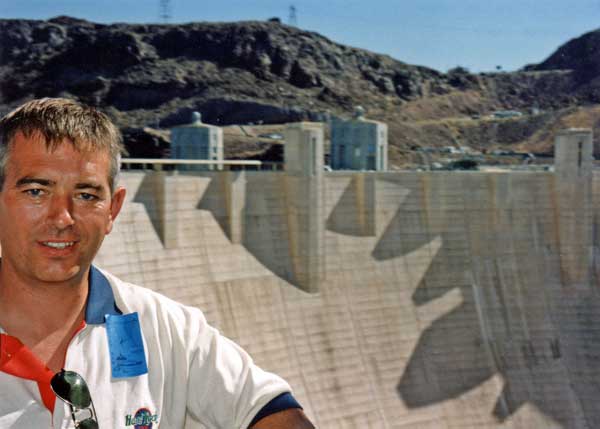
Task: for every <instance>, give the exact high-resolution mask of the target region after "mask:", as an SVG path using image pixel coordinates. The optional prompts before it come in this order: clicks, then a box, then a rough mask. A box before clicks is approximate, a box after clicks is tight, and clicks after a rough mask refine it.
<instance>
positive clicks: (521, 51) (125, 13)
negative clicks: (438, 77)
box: [0, 0, 600, 72]
mask: <svg viewBox="0 0 600 429" xmlns="http://www.w3.org/2000/svg"><path fill="white" fill-rule="evenodd" d="M163 1H165V0H163ZM160 2H161V0H93V1H92V0H52V1H50V0H0V19H1V18H10V19H13V18H25V19H48V18H51V17H54V16H58V15H69V16H74V17H77V18H83V19H87V20H90V21H94V22H102V23H111V22H132V23H140V22H145V23H156V22H161V21H162V20H161V18H160V11H161V8H160ZM168 3H169V5H170V7H169V13H170V21H169V22H170V23H171V24H177V23H185V22H194V21H212V22H227V21H239V20H265V19H268V18H271V17H279V18H280V19H281V20H282V22H285V23H288V20H289V18H290V6H292V5H293V6H294V8H295V10H296V25H297V26H298V27H299V28H302V29H305V30H309V31H315V32H317V33H320V34H322V35H323V36H326V37H328V38H329V39H331V40H333V41H335V42H337V43H342V44H345V45H350V46H355V47H358V48H363V49H368V50H370V51H373V52H377V53H382V54H387V55H390V56H392V57H393V58H395V59H397V60H400V61H404V62H406V63H409V64H416V65H423V66H427V67H431V68H434V69H437V70H439V71H443V72H445V71H447V70H448V69H449V68H453V67H456V66H461V67H466V68H467V69H469V70H470V71H472V72H482V71H492V70H496V69H497V67H500V68H501V69H502V70H505V71H512V70H517V69H520V68H521V67H523V66H525V65H526V64H530V63H537V62H540V61H543V60H544V59H545V58H547V57H548V56H549V55H550V54H551V53H552V52H554V51H555V50H556V49H557V48H558V47H559V46H560V45H562V44H563V43H565V42H567V41H568V40H570V39H572V38H575V37H579V36H581V35H582V34H584V33H586V32H588V31H591V30H595V29H597V28H600V19H599V18H600V0H504V1H502V0H296V1H283V0H216V1H210V2H208V1H202V0H168Z"/></svg>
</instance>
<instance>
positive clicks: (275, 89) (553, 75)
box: [0, 17, 600, 166]
mask: <svg viewBox="0 0 600 429" xmlns="http://www.w3.org/2000/svg"><path fill="white" fill-rule="evenodd" d="M594 34H595V33H594ZM584 37H585V36H584ZM590 37H591V36H590ZM593 37H595V38H598V36H597V35H596V36H593ZM594 40H596V39H593V38H591V39H590V40H589V41H587V42H585V43H586V44H585V46H588V48H585V47H584V48H580V47H579V45H577V46H574V47H570V45H569V44H567V45H565V46H563V47H561V48H560V49H559V51H557V54H555V56H556V55H558V56H557V59H553V57H554V56H553V57H550V58H549V59H548V60H547V61H545V62H544V63H542V64H540V65H538V66H529V67H527V68H526V69H525V70H524V71H522V72H517V73H498V74H487V75H484V74H478V75H475V74H471V73H469V72H468V71H467V70H464V69H461V68H457V69H455V70H451V71H450V72H449V73H447V74H444V73H440V72H438V71H436V70H432V69H429V68H426V67H419V66H414V65H409V64H405V63H402V62H400V61H397V60H395V59H393V58H390V57H389V56H385V55H380V54H376V53H372V52H368V51H365V50H361V49H356V48H352V47H348V46H344V45H340V44H337V43H335V42H333V41H331V40H329V39H327V38H325V37H323V36H321V35H319V34H316V33H311V32H307V31H303V30H300V29H297V28H295V27H290V26H286V25H283V24H281V23H278V22H268V21H267V22H238V23H192V24H185V25H141V24H135V25H134V24H112V25H104V24H97V23H92V22H88V21H83V20H78V19H74V18H69V17H57V18H54V19H51V20H48V21H28V20H0V112H6V111H8V110H9V109H10V108H12V107H14V106H16V105H18V104H20V103H21V102H23V101H25V100H27V99H30V98H33V97H43V96H67V97H74V98H77V99H79V100H82V101H84V102H86V103H90V104H94V105H97V106H100V107H101V108H103V109H104V110H105V111H106V112H108V113H109V114H110V115H111V116H112V117H113V118H114V119H115V121H116V122H117V123H118V124H119V126H121V127H122V128H123V130H124V131H125V135H126V138H127V140H128V145H129V148H130V151H131V152H132V155H135V156H142V155H144V156H148V155H155V156H160V154H161V153H164V151H165V148H166V147H168V142H166V139H165V138H164V133H163V134H161V133H147V132H145V131H143V128H144V127H152V128H168V127H170V126H172V125H175V124H178V123H182V122H185V121H187V119H188V117H189V114H190V112H191V111H193V110H198V111H200V112H202V115H203V120H204V121H205V122H208V123H213V124H217V125H228V124H246V123H250V122H252V123H268V124H277V123H284V122H288V121H297V120H301V119H309V120H320V119H323V118H324V117H325V113H329V114H331V115H337V116H349V115H350V114H351V112H352V110H353V109H354V106H356V105H362V106H363V107H365V109H366V111H367V115H368V116H369V117H372V118H375V119H381V120H385V121H387V122H388V123H389V126H390V144H391V149H390V159H391V161H392V164H395V165H397V166H400V165H404V164H407V163H411V162H413V161H415V160H416V158H415V156H414V153H413V152H414V149H415V148H418V147H425V146H447V145H467V146H472V147H477V148H484V149H485V148H487V147H490V148H491V147H495V146H498V145H500V146H502V145H507V144H510V145H520V147H521V146H522V147H524V148H526V147H527V141H528V139H529V138H531V137H533V136H534V135H535V134H536V133H537V132H538V131H539V129H540V128H543V127H546V126H548V124H549V123H553V121H554V120H555V119H556V118H558V117H560V116H561V115H564V112H563V109H568V108H571V109H572V108H573V106H578V105H586V104H593V103H596V101H597V100H596V95H595V94H596V92H594V91H593V90H591V89H590V88H595V87H596V86H597V85H596V82H595V80H594V77H595V76H599V75H600V73H597V72H596V70H598V67H596V68H594V70H595V71H594V72H593V73H592V72H589V73H592V74H593V75H594V76H587V78H586V79H583V77H582V72H581V70H584V69H585V70H587V69H588V67H587V66H586V64H589V63H590V62H593V61H596V59H595V58H593V57H594V55H593V52H594V51H593V50H590V48H589V46H599V45H598V44H597V43H595V42H594ZM569 43H573V42H569ZM561 50H562V51H561ZM560 52H562V53H560ZM559 53H560V55H559ZM569 53H571V54H570V55H571V57H569ZM586 53H589V55H588V56H589V57H590V58H588V60H580V61H579V60H578V61H579V62H578V61H575V59H580V58H581V57H582V56H583V55H584V54H586ZM561 58H562V59H563V60H564V61H562V62H561V60H560V59H561ZM565 58H574V60H573V61H567V60H565ZM585 61H588V62H587V63H586V62H585ZM589 73H588V74H589ZM599 94H600V93H599ZM534 107H535V111H536V112H538V111H541V112H544V114H543V115H542V116H539V115H526V116H524V117H523V118H521V119H519V120H518V121H512V122H510V123H511V124H512V123H514V125H515V126H516V127H517V128H518V129H519V130H520V131H514V130H513V127H511V126H506V125H505V124H506V123H508V122H506V121H505V122H502V123H499V122H498V121H495V120H489V119H485V120H484V119H482V116H484V115H486V114H489V113H490V112H492V111H494V110H498V109H519V110H522V111H524V112H529V111H531V109H532V108H534ZM469 118H475V119H469ZM494 124H496V125H494ZM498 124H500V125H498ZM580 125H581V126H592V125H595V124H589V125H586V124H580ZM504 129H506V132H504V131H502V130H504ZM490 130H492V131H490ZM246 137H248V139H249V142H250V141H251V140H252V137H253V136H246ZM226 143H227V142H226ZM234 143H235V144H238V146H235V145H234V146H235V147H240V151H241V152H243V145H242V146H239V143H240V142H239V141H237V142H234ZM242 143H243V142H242ZM536 144H537V146H536V147H542V148H543V147H544V144H543V143H540V142H537V143H536ZM544 150H546V149H544ZM272 152H276V153H280V151H272ZM229 153H230V154H231V152H229ZM417 158H418V157H417ZM415 162H418V160H416V161H415Z"/></svg>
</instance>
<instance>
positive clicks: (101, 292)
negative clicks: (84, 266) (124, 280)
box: [85, 265, 123, 325]
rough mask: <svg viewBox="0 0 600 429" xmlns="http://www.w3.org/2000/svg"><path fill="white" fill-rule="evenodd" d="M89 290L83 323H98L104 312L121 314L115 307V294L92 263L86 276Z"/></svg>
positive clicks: (101, 321) (104, 277) (101, 319)
mask: <svg viewBox="0 0 600 429" xmlns="http://www.w3.org/2000/svg"><path fill="white" fill-rule="evenodd" d="M88 284H89V291H88V298H87V305H86V308H85V323H87V324H93V325H100V324H103V323H104V316H105V315H106V314H111V315H119V314H123V312H122V311H121V310H119V308H118V307H117V303H116V302H115V295H114V293H113V290H112V287H111V286H110V283H109V282H108V279H107V278H106V276H105V275H104V274H102V273H101V272H100V270H99V269H97V268H96V267H94V266H93V265H92V266H91V267H90V274H89V277H88Z"/></svg>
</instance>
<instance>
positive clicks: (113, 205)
mask: <svg viewBox="0 0 600 429" xmlns="http://www.w3.org/2000/svg"><path fill="white" fill-rule="evenodd" d="M125 194H126V191H125V188H124V187H122V186H120V187H118V188H117V189H116V190H115V192H114V193H113V195H112V198H111V201H110V219H109V220H108V223H107V225H106V234H110V232H111V231H112V227H113V224H114V222H115V219H116V218H117V216H118V215H119V212H120V211H121V208H122V207H123V203H124V202H125Z"/></svg>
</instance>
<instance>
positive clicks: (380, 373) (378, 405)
mask: <svg viewBox="0 0 600 429" xmlns="http://www.w3.org/2000/svg"><path fill="white" fill-rule="evenodd" d="M321 132H322V131H321V129H320V126H319V125H314V124H310V123H302V124H294V125H291V126H290V127H289V129H288V130H287V132H286V136H287V137H288V140H289V141H296V142H298V144H299V146H297V147H295V148H294V147H292V145H290V147H288V148H286V162H287V165H286V169H285V170H284V171H188V172H185V171H183V172H182V171H180V172H175V171H131V172H124V173H123V175H122V182H123V183H124V185H125V186H126V187H127V189H128V202H127V204H126V206H125V208H124V210H123V212H122V214H121V216H120V218H119V220H118V222H117V223H116V225H115V228H114V230H113V233H112V234H111V235H109V236H108V237H107V240H106V241H105V243H104V245H103V248H102V250H101V252H100V254H99V256H98V258H97V261H96V262H97V264H98V265H99V266H100V267H104V268H107V269H109V270H111V271H112V272H114V273H115V274H117V275H119V276H121V277H122V278H124V279H128V280H131V281H132V282H135V283H138V284H141V285H145V286H146V287H149V288H152V289H154V290H157V291H159V292H161V293H164V294H166V295H168V296H170V297H172V298H174V299H177V300H179V301H181V302H184V303H186V304H189V305H194V306H197V307H199V308H201V309H202V310H203V311H204V313H205V315H206V317H207V318H208V320H209V321H210V322H211V323H212V324H214V325H216V326H217V327H218V328H219V329H220V330H221V331H222V332H224V333H225V334H226V335H228V336H229V337H231V338H233V339H234V340H235V341H237V342H238V343H239V344H241V345H242V346H243V347H244V348H246V349H247V350H248V351H249V352H250V353H251V354H252V355H253V356H254V358H255V360H256V361H257V362H258V363H259V364H260V365H261V366H263V367H265V368H267V369H269V370H272V371H274V372H277V373H279V374H281V375H282V376H284V377H285V378H286V379H287V380H289V382H290V383H291V385H292V386H293V388H294V390H295V395H296V396H297V397H298V399H299V400H300V401H301V403H302V404H303V405H304V407H305V410H306V412H307V414H308V415H309V416H310V417H311V419H312V420H313V421H314V422H315V424H316V426H317V427H319V428H321V429H328V428H336V429H337V428H360V429H365V428H377V429H379V428H468V427H472V428H480V427H502V428H533V427H535V428H541V427H543V428H552V427H555V428H595V427H598V426H599V425H600V408H599V407H598V406H597V401H598V398H599V397H600V365H598V362H600V296H599V292H598V275H599V273H600V264H599V260H600V259H599V256H600V254H599V249H600V247H599V241H600V237H599V234H598V231H600V228H598V226H599V223H600V219H599V216H598V201H599V200H598V197H599V193H600V180H599V179H600V177H599V176H598V173H596V172H594V170H593V168H592V138H591V131H589V130H567V131H565V132H564V133H561V134H560V135H558V136H556V151H555V171H554V172H552V171H514V172H511V171H501V172H499V171H496V172H480V171H472V172H471V171H470V172H466V171H453V172H450V171H426V172H357V171H333V172H327V171H323V168H322V165H321V164H320V162H321V161H320V160H321V159H322V156H321V154H322V152H321V151H322V148H321V147H319V145H320V144H321V143H320V142H321V141H322V140H319V136H320V133H321ZM313 139H315V140H313ZM313 142H314V143H315V147H314V148H313V147H312V146H311V145H312V143H313ZM309 146H310V147H309ZM188 427H190V428H192V427H194V428H195V427H202V426H201V425H200V424H198V423H196V422H189V426H188Z"/></svg>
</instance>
